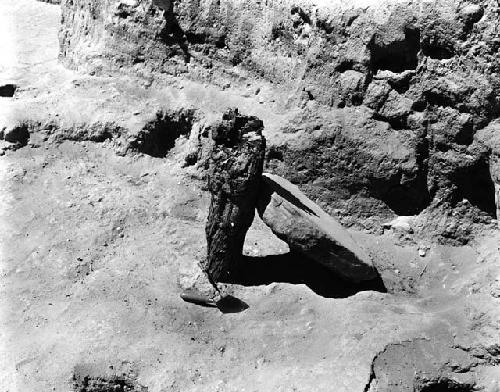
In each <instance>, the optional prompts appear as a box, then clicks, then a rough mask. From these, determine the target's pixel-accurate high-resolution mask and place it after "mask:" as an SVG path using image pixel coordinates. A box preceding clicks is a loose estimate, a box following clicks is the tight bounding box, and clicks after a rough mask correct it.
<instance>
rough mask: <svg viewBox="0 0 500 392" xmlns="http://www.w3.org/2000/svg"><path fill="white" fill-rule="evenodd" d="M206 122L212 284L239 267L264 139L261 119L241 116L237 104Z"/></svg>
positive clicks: (206, 266)
mask: <svg viewBox="0 0 500 392" xmlns="http://www.w3.org/2000/svg"><path fill="white" fill-rule="evenodd" d="M209 128H210V131H211V136H212V140H213V142H214V144H213V146H212V150H211V153H210V157H209V169H208V188H209V190H210V193H211V194H212V199H211V203H210V210H209V215H208V221H207V225H206V228H205V232H206V236H207V247H208V252H207V259H206V261H205V263H204V265H203V269H204V271H205V272H206V273H207V275H208V278H209V279H210V281H211V282H212V284H215V283H217V282H224V281H227V280H228V278H229V277H230V276H231V275H234V274H236V273H237V266H238V261H239V260H240V258H241V256H242V250H243V244H244V242H245V235H246V233H247V231H248V228H249V227H250V225H251V224H252V221H253V218H254V215H255V207H256V204H257V197H258V193H259V188H260V183H261V176H262V169H263V164H264V153H265V149H266V140H265V138H264V136H263V135H262V129H263V123H262V121H261V120H259V119H258V118H256V117H248V116H242V115H240V114H239V113H238V109H230V110H228V111H227V112H225V113H224V115H223V117H222V121H220V122H217V123H215V124H213V125H212V126H210V127H209Z"/></svg>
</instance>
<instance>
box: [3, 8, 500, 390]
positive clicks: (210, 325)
mask: <svg viewBox="0 0 500 392" xmlns="http://www.w3.org/2000/svg"><path fill="white" fill-rule="evenodd" d="M58 18H59V9H58V7H57V6H54V5H49V4H44V3H37V2H34V1H29V0H19V1H14V0H4V1H2V3H1V4H0V26H1V33H2V34H0V49H1V52H2V53H4V54H7V55H5V56H2V57H1V58H0V61H1V63H0V67H1V68H0V71H1V72H2V73H1V76H0V80H1V81H3V82H14V83H16V84H17V85H18V86H19V89H18V91H17V93H16V95H15V96H14V97H13V98H0V108H1V121H3V123H4V124H10V123H11V122H12V121H19V119H20V118H22V119H35V120H37V119H44V118H57V117H59V118H60V119H62V120H61V122H63V123H64V122H65V121H66V122H73V123H76V122H78V123H85V122H92V121H96V119H102V120H103V121H104V120H108V119H113V121H115V122H118V123H122V124H131V123H133V122H134V121H135V122H137V123H141V121H144V119H145V118H147V117H148V116H151V113H153V114H154V112H155V110H156V108H158V107H162V106H164V107H203V110H204V111H205V112H207V113H208V114H207V116H208V115H209V114H210V113H216V112H217V111H218V110H221V109H223V108H225V107H226V106H228V105H237V106H239V107H240V108H241V109H242V111H245V112H251V114H255V115H257V116H260V117H261V118H263V120H264V122H265V124H266V132H267V133H266V136H267V137H270V138H272V137H273V132H272V131H273V126H276V124H278V123H279V122H280V121H281V119H282V118H283V117H284V116H287V115H289V114H287V113H286V111H285V110H284V109H283V108H282V107H280V100H279V97H276V100H275V102H274V103H273V104H272V105H265V107H264V105H262V104H261V103H259V102H258V101H257V98H255V97H252V96H248V95H247V94H244V93H242V92H241V91H238V90H236V89H234V90H233V89H230V88H229V89H225V90H223V89H220V88H218V87H213V86H203V85H197V84H196V83H194V82H190V81H185V80H174V79H173V80H172V81H171V83H170V84H169V85H164V86H157V85H155V84H154V83H153V82H152V81H150V82H149V83H148V82H147V81H144V80H132V79H131V78H128V79H120V78H119V77H117V78H109V79H105V78H92V77H88V76H83V75H79V74H77V73H74V72H72V71H69V70H65V69H64V68H63V67H62V66H60V65H59V64H58V62H57V28H58ZM122 78H123V77H122ZM134 113H135V114H134ZM214 116H215V115H214ZM1 126H3V125H1ZM130 128H131V129H132V128H133V127H130ZM187 144H188V141H187V140H186V139H183V138H181V139H180V140H178V141H177V144H176V147H175V148H174V149H173V150H172V151H171V152H170V153H169V154H168V156H167V157H166V158H164V159H160V158H153V157H150V156H147V155H143V154H125V155H124V156H118V155H117V154H116V153H115V148H114V146H113V145H111V143H108V142H104V143H94V142H90V141H85V140H75V141H62V142H56V140H53V139H52V138H50V137H47V135H46V134H45V133H43V132H40V133H34V134H32V135H31V138H30V143H29V144H28V146H26V147H23V148H21V149H19V150H17V151H7V152H6V154H5V155H3V156H0V190H1V191H0V238H1V240H0V290H1V295H0V334H1V338H0V350H1V355H0V391H1V392H7V391H9V392H13V391H50V390H53V391H65V392H66V391H69V390H72V389H74V388H76V390H79V389H77V388H78V386H77V387H75V386H74V385H80V386H81V385H82V384H81V383H82V382H83V381H81V380H82V379H84V378H85V377H87V379H89V378H90V379H92V378H95V379H97V378H101V379H112V378H113V376H116V375H119V376H123V374H125V376H123V377H126V379H127V380H130V383H131V384H130V385H133V386H131V388H135V390H146V389H145V388H147V390H148V391H339V392H340V391H346V392H348V391H349V392H351V391H360V392H361V391H406V390H408V391H412V390H414V389H412V388H414V386H413V385H408V384H404V383H405V380H410V379H411V377H412V376H413V375H414V374H415V373H419V374H420V375H421V376H422V378H423V379H426V378H427V379H429V380H436V379H446V380H448V379H449V380H453V382H456V383H459V384H460V385H464V386H472V385H476V386H477V388H479V387H484V388H486V390H488V391H497V390H498V385H497V384H496V380H500V371H499V369H498V367H497V364H498V361H499V360H498V358H499V357H498V352H499V351H500V348H499V343H498V328H499V327H500V317H499V315H500V311H498V309H497V308H498V301H499V299H498V297H500V283H499V281H498V280H497V279H499V280H500V275H499V265H500V264H499V262H500V256H499V254H500V252H499V249H498V244H499V239H500V238H499V237H500V236H499V235H498V232H491V233H485V236H484V238H478V239H477V240H476V241H475V242H474V243H473V244H472V245H471V246H466V247H462V248H456V247H455V248H454V247H445V246H435V245H429V244H417V245H411V244H409V245H401V243H400V242H398V241H397V238H396V235H394V233H392V232H391V231H390V230H389V231H387V232H386V234H384V235H383V236H373V235H368V234H364V233H353V234H354V235H355V236H356V238H358V239H359V241H360V242H361V243H363V244H365V246H366V247H367V248H368V249H369V250H370V252H371V254H372V256H373V257H374V259H375V262H376V265H377V267H378V268H379V271H380V272H381V275H382V278H383V280H384V283H385V285H386V287H387V289H388V292H378V291H361V292H358V293H347V292H346V293H345V294H344V295H342V293H336V294H335V295H334V294H332V293H330V292H329V291H326V292H325V291H322V290H318V289H316V288H317V284H318V280H320V279H319V276H318V275H317V274H316V275H315V274H309V273H307V272H304V273H303V275H302V273H301V272H300V271H299V273H298V274H295V275H293V276H292V275H291V274H290V273H289V271H287V264H286V262H285V263H282V264H281V267H280V268H281V269H278V270H277V271H274V272H273V274H271V275H272V276H271V277H262V280H261V282H258V279H257V282H256V285H253V286H249V287H245V286H240V285H234V286H231V287H229V288H228V290H230V292H231V293H232V295H234V296H235V297H237V298H239V299H240V300H241V301H244V302H245V303H246V304H247V305H248V309H246V310H244V311H242V312H235V313H223V312H221V311H219V310H218V309H216V308H203V307H199V306H195V305H191V304H187V303H185V302H183V301H182V300H181V298H180V297H179V294H180V292H181V288H180V286H179V274H180V272H181V271H182V270H183V269H186V268H187V269H189V268H190V266H192V265H193V264H194V263H195V262H196V260H199V258H200V257H202V256H203V252H204V241H205V239H204V224H205V219H206V214H207V210H208V202H209V196H208V194H207V193H206V192H205V191H204V184H203V182H202V181H201V180H200V179H199V177H198V176H197V175H196V173H195V172H194V169H184V168H182V167H181V162H182V157H183V153H184V152H185V149H186V145H187ZM286 252H287V246H286V244H284V243H282V242H281V241H279V240H278V239H277V238H276V237H274V236H273V235H272V234H271V233H270V231H269V230H268V229H267V228H266V227H265V226H264V225H263V223H262V222H260V221H256V222H254V225H253V226H252V228H251V230H250V232H249V234H248V237H247V242H246V244H245V253H246V254H247V255H249V256H253V257H254V258H255V262H259V260H262V259H259V257H264V256H269V255H279V254H286ZM285 260H286V259H285ZM311 268H312V269H314V268H313V267H311ZM280 271H281V272H280ZM301 276H304V278H303V280H304V281H303V282H301V281H300V280H301V278H300V277H301ZM259 283H262V284H259ZM322 287H323V286H322ZM317 292H319V294H318V293H317ZM321 294H323V295H321ZM334 296H335V297H337V298H328V297H334ZM409 373H411V375H409ZM127 382H128V381H127ZM436 382H437V381H436ZM450 382H451V381H450ZM78 383H80V384H78ZM450 385H451V384H450ZM457 385H458V384H457ZM464 388H465V387H464ZM471 388H472V387H471ZM495 388H496V389H495ZM80 390H81V389H80ZM89 390H90V389H89ZM109 390H111V389H109ZM117 390H119V389H117ZM122 390H126V389H123V388H122ZM416 390H419V389H418V388H417V389H416ZM421 390H423V389H421ZM443 390H444V389H443ZM450 390H451V389H450ZM460 390H472V389H460Z"/></svg>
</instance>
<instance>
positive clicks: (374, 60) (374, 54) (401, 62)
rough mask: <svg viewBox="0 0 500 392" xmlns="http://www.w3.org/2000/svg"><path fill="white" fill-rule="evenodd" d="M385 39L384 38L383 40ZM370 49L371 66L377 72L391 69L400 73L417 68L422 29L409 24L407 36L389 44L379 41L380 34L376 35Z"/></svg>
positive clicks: (406, 30)
mask: <svg viewBox="0 0 500 392" xmlns="http://www.w3.org/2000/svg"><path fill="white" fill-rule="evenodd" d="M381 41H383V40H381ZM368 49H369V50H370V54H371V67H372V70H373V71H374V72H375V73H376V72H377V71H378V70H389V71H392V72H396V73H400V72H403V71H405V70H411V69H415V68H417V65H418V58H417V54H418V52H419V50H420V31H419V30H418V29H417V28H414V27H410V26H407V27H406V28H405V38H404V40H402V41H394V42H391V43H390V44H388V45H383V44H380V43H378V36H377V35H374V36H373V38H372V40H371V41H370V43H369V44H368Z"/></svg>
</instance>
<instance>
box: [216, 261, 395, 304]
mask: <svg viewBox="0 0 500 392" xmlns="http://www.w3.org/2000/svg"><path fill="white" fill-rule="evenodd" d="M274 282H276V283H292V284H305V285H306V286H307V287H309V288H310V289H311V290H312V291H314V292H315V293H316V294H318V295H321V296H322V297H325V298H347V297H350V296H352V295H354V294H356V293H358V292H360V291H369V290H372V291H379V292H382V293H385V292H387V289H386V287H385V285H384V282H383V281H382V279H381V278H380V277H379V276H378V277H376V278H374V279H372V280H368V281H364V282H360V283H353V282H348V281H345V280H343V279H342V278H340V277H339V276H338V275H336V274H335V273H334V272H332V271H331V270H329V269H328V268H326V267H324V266H322V265H321V264H318V263H316V262H315V261H313V260H310V259H308V258H306V257H304V256H302V255H300V254H297V253H294V252H289V253H286V254H282V255H270V256H263V257H253V256H243V258H242V260H241V263H240V264H239V265H238V274H237V275H233V276H231V278H230V279H229V280H228V281H227V282H225V283H232V284H240V285H243V286H259V285H267V284H271V283H274Z"/></svg>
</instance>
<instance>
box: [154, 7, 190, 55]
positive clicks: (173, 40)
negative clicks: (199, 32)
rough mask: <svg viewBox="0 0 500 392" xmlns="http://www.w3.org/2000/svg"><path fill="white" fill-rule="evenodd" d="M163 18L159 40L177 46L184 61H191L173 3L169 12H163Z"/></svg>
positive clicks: (186, 39) (185, 37)
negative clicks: (163, 23)
mask: <svg viewBox="0 0 500 392" xmlns="http://www.w3.org/2000/svg"><path fill="white" fill-rule="evenodd" d="M163 17H164V18H165V27H164V28H163V30H162V31H161V33H160V38H161V39H162V40H163V41H164V42H165V44H167V45H168V46H170V45H178V46H179V48H180V49H181V50H182V53H183V55H184V61H185V62H186V63H189V62H190V61H191V53H190V52H189V46H188V42H189V40H188V38H187V36H186V34H185V33H184V30H182V28H181V26H180V25H179V22H178V21H177V18H176V16H175V14H174V10H173V2H171V7H170V9H169V10H164V12H163Z"/></svg>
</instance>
